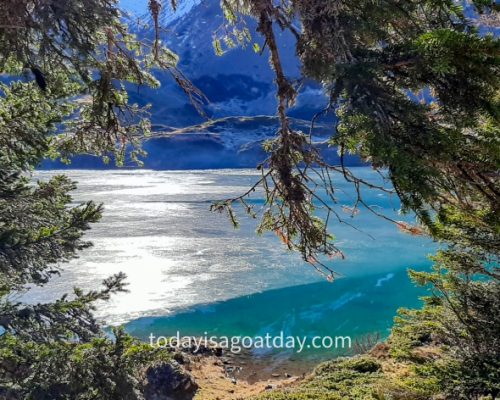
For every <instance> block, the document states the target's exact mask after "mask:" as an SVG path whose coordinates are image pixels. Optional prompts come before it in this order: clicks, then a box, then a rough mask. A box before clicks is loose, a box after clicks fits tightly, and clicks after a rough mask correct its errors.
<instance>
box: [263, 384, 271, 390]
mask: <svg viewBox="0 0 500 400" xmlns="http://www.w3.org/2000/svg"><path fill="white" fill-rule="evenodd" d="M264 389H265V390H273V385H267V386H266V387H265V388H264Z"/></svg>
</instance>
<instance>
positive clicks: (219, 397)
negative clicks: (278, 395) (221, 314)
mask: <svg viewBox="0 0 500 400" xmlns="http://www.w3.org/2000/svg"><path fill="white" fill-rule="evenodd" d="M187 359H188V361H187V363H185V364H184V369H185V370H186V371H187V372H189V373H190V374H191V375H192V376H193V378H194V380H195V381H196V383H197V384H198V385H199V389H198V391H197V393H196V396H195V397H194V399H203V400H229V399H235V398H247V397H250V396H255V395H258V394H260V393H263V392H266V391H271V390H275V389H281V388H284V387H289V386H293V385H295V384H298V383H299V382H301V381H302V380H303V379H304V378H305V377H306V376H307V375H308V374H309V373H311V372H312V370H313V369H314V367H315V366H316V365H318V362H314V361H302V360H296V359H295V360H290V359H281V360H274V361H273V360H272V358H271V357H258V356H255V355H252V354H251V353H250V352H242V353H238V354H235V353H227V354H223V355H220V356H218V355H213V354H208V355H207V354H202V355H189V356H188V357H187Z"/></svg>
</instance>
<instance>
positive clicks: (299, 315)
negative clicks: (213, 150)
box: [22, 168, 436, 358]
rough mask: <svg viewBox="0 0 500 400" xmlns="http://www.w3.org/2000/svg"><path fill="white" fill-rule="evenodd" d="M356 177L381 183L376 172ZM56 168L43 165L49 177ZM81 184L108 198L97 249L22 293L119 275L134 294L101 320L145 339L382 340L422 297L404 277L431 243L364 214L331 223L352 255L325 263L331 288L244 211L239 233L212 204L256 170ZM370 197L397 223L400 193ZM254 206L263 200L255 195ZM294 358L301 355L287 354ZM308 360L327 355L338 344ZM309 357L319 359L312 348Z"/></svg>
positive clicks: (35, 297) (89, 175)
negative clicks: (259, 231)
mask: <svg viewBox="0 0 500 400" xmlns="http://www.w3.org/2000/svg"><path fill="white" fill-rule="evenodd" d="M353 170H354V172H355V173H356V174H357V175H358V176H360V177H362V178H364V179H367V180H370V181H372V182H377V183H381V182H382V180H381V178H380V176H378V175H377V174H375V173H374V172H373V171H371V170H370V169H369V168H355V169H353ZM55 173H56V172H55V171H39V172H37V173H36V178H37V179H42V180H44V179H48V178H50V176H52V175H54V174H55ZM65 173H67V174H68V175H69V176H70V177H71V178H73V179H75V180H76V181H78V182H79V188H78V190H77V191H76V192H75V195H74V197H75V202H79V201H86V200H90V199H93V200H95V201H97V202H103V203H104V206H105V212H104V217H103V220H102V222H100V223H98V224H96V225H94V227H93V229H92V230H91V231H90V233H89V234H88V235H87V239H89V240H91V241H92V242H93V243H94V247H93V248H91V249H88V250H85V251H84V252H82V254H81V256H80V258H78V259H76V260H73V261H71V262H70V263H69V264H67V265H64V266H62V267H63V268H62V272H61V276H60V277H57V278H55V279H53V280H52V281H51V282H50V283H49V285H47V286H46V287H44V288H42V289H40V288H33V289H32V290H30V291H29V292H28V293H26V294H24V295H23V296H22V297H23V300H25V301H29V302H43V301H51V300H54V299H55V298H57V297H60V296H61V295H62V294H64V293H67V292H68V291H71V288H72V287H74V286H78V287H81V288H83V289H84V290H90V289H95V288H96V287H98V286H99V284H100V282H101V281H102V280H103V279H104V278H106V277H107V276H109V275H110V274H113V273H116V272H119V271H123V272H125V273H126V274H127V276H128V282H129V286H128V289H129V291H128V292H127V293H123V294H119V295H117V296H115V297H114V298H113V299H112V300H111V301H109V302H107V303H103V304H99V307H98V310H97V315H98V317H99V318H100V319H101V320H102V321H103V323H106V324H109V325H118V324H125V327H126V329H127V330H128V331H130V332H131V333H133V334H135V335H137V336H139V337H141V338H143V339H145V340H146V339H147V338H148V336H149V335H150V333H153V334H154V335H156V336H159V335H163V336H170V335H174V334H175V333H176V332H177V331H180V332H182V334H183V335H195V336H199V335H203V334H204V333H205V332H208V334H209V335H218V336H222V335H227V336H230V335H235V336H242V335H249V336H255V335H263V334H265V333H269V334H271V335H273V334H278V333H279V332H285V334H287V335H304V336H308V337H310V336H313V335H318V336H327V335H328V336H336V335H343V336H345V335H348V336H351V337H352V338H353V339H355V338H358V337H362V336H364V335H366V334H368V333H375V332H377V333H379V334H381V335H382V336H386V335H387V334H388V332H389V328H390V326H391V325H392V320H393V317H394V316H395V314H396V310H397V308H398V307H401V306H407V307H413V306H417V305H418V304H419V300H418V296H419V295H421V294H422V293H423V292H422V290H421V289H416V288H415V287H414V286H413V285H412V284H411V283H410V281H409V279H408V277H407V273H406V270H407V269H408V268H414V269H426V268H428V267H429V264H430V263H429V261H428V259H427V255H428V254H430V253H433V252H434V251H435V248H436V246H435V244H433V243H432V242H431V241H430V240H428V239H426V238H422V237H412V236H408V235H405V234H403V233H401V232H400V231H399V230H398V229H397V228H396V227H395V226H394V225H393V224H391V223H389V222H387V221H385V220H383V219H381V218H379V217H377V216H375V215H374V214H372V213H370V212H368V211H367V210H363V209H361V212H360V213H359V214H358V215H357V216H355V217H354V218H352V219H350V217H349V215H347V214H344V215H345V217H346V219H348V220H349V222H350V223H352V224H353V225H355V226H356V227H357V228H358V229H360V230H361V231H362V232H359V231H357V230H355V229H353V228H351V227H349V226H347V225H343V224H339V223H337V222H332V224H331V226H330V228H331V231H332V232H333V233H334V234H335V236H336V238H337V239H336V240H337V245H338V247H340V248H341V249H342V251H343V252H344V253H345V254H346V259H345V260H337V259H336V260H332V261H331V262H330V264H329V266H331V267H332V268H334V269H335V270H336V271H338V272H340V273H341V274H342V275H343V278H341V279H338V280H336V281H335V282H334V283H328V282H326V281H325V280H324V278H322V277H321V276H319V275H318V274H317V273H316V272H315V271H314V269H313V268H311V267H310V266H308V265H307V264H305V263H304V262H303V261H302V260H301V258H300V256H299V255H298V254H295V253H291V252H289V251H286V250H285V249H284V247H283V245H282V244H281V243H280V242H279V240H278V239H277V238H276V237H275V236H274V235H273V234H268V235H264V236H262V237H258V236H256V235H255V221H253V220H251V219H249V218H246V217H245V216H244V215H241V214H240V215H241V221H240V222H241V228H240V229H238V230H234V229H233V228H232V227H231V225H230V224H229V222H228V220H227V218H226V217H225V216H224V215H219V214H212V213H210V212H209V211H208V209H209V207H210V204H211V203H212V202H213V201H215V200H219V199H224V198H228V197H234V196H235V195H238V194H241V193H243V192H244V191H246V189H247V188H248V187H249V186H250V185H251V184H252V183H253V182H255V180H256V178H257V176H258V173H257V172H255V171H251V170H217V171H146V170H118V171H117V170H113V171H81V170H78V171H76V170H75V171H65ZM335 185H336V187H337V188H338V191H337V193H338V204H337V205H336V207H338V210H339V213H341V214H342V206H351V205H352V204H353V202H354V195H353V188H352V187H351V185H350V184H349V183H347V182H345V181H344V180H343V178H341V177H340V176H339V177H337V178H336V180H335ZM364 198H365V201H366V202H367V203H368V204H370V205H372V206H374V207H376V208H377V210H378V211H379V212H382V213H384V214H386V215H388V216H390V217H392V218H394V219H396V220H404V221H407V222H410V223H411V222H414V218H413V217H412V216H411V215H410V216H408V215H407V216H402V215H399V214H398V211H397V210H398V208H399V203H398V201H397V199H396V198H394V197H390V196H388V195H387V194H385V193H383V192H378V191H372V190H365V191H364ZM251 201H252V202H254V204H255V205H256V207H257V208H258V207H259V206H260V205H261V204H262V198H261V196H260V195H259V193H256V194H254V195H253V197H252V199H251ZM283 353H286V354H285V355H286V356H288V357H296V356H297V354H294V353H293V351H288V350H285V351H283ZM304 353H307V354H301V356H307V355H314V356H315V357H316V356H320V357H323V358H327V357H329V356H331V355H332V354H331V350H319V351H316V350H314V351H313V350H310V351H305V352H304ZM313 353H314V354H313Z"/></svg>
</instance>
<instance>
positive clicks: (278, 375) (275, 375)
mask: <svg viewBox="0 0 500 400" xmlns="http://www.w3.org/2000/svg"><path fill="white" fill-rule="evenodd" d="M271 376H272V377H273V378H279V377H280V376H281V374H271Z"/></svg>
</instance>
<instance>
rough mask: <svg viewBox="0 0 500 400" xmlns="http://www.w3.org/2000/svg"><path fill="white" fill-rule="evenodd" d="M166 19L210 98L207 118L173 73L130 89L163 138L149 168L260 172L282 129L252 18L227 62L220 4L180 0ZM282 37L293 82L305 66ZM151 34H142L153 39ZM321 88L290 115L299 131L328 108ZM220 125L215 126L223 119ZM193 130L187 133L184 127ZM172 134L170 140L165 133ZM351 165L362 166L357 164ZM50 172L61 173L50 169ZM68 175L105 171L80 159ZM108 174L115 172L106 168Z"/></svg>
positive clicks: (154, 145)
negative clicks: (247, 35) (218, 44)
mask: <svg viewBox="0 0 500 400" xmlns="http://www.w3.org/2000/svg"><path fill="white" fill-rule="evenodd" d="M121 3H122V6H123V7H124V8H125V9H127V10H128V11H129V12H130V15H129V16H128V18H131V20H133V19H134V18H137V17H141V18H142V19H144V20H147V18H149V17H148V11H147V9H146V5H147V2H146V1H140V2H137V1H134V0H122V2H121ZM168 3H169V2H168V1H167V2H166V4H165V7H164V10H163V12H162V15H161V23H162V26H163V27H164V29H163V33H162V35H163V38H162V40H163V41H164V42H166V44H167V45H168V47H169V48H171V49H172V50H173V51H174V52H176V53H177V54H178V55H179V57H180V64H179V68H180V70H181V71H182V72H183V74H184V75H185V76H186V77H187V78H188V79H189V80H190V81H191V82H192V83H193V84H194V85H195V86H196V87H197V88H199V89H200V90H201V91H202V92H203V93H204V95H205V96H206V97H207V99H208V102H207V104H205V106H204V111H205V113H206V115H207V116H208V117H209V118H208V119H207V118H206V117H203V116H201V115H200V114H199V113H198V112H197V111H196V109H195V107H193V105H192V104H191V103H190V101H189V99H188V97H187V96H186V95H185V93H183V91H182V90H181V89H180V88H179V87H178V85H177V84H176V82H175V81H174V79H173V78H172V77H171V76H170V74H169V73H168V72H159V73H158V75H157V76H158V78H159V80H160V81H161V87H160V88H158V89H150V88H144V87H141V88H137V87H131V88H130V90H129V92H130V97H131V100H132V101H133V102H137V103H139V104H142V105H145V104H151V107H152V108H151V112H152V122H153V124H154V125H155V130H157V131H158V134H157V135H154V136H153V138H151V139H148V140H147V141H146V142H145V144H144V148H145V149H146V150H147V151H148V157H147V158H146V159H145V160H144V161H145V167H146V168H153V169H199V168H246V167H255V166H256V165H257V164H258V163H260V162H262V161H263V160H264V159H265V158H266V156H265V154H264V152H263V150H262V142H263V141H264V140H267V139H270V138H272V137H273V136H274V134H275V132H276V130H277V127H278V124H277V121H276V120H275V119H273V118H272V117H271V116H273V115H274V113H275V110H276V93H275V87H274V83H273V81H274V72H273V71H272V69H271V68H270V66H269V61H268V53H267V50H266V49H264V52H263V54H260V53H256V52H255V51H254V50H253V48H252V44H253V43H258V44H259V45H260V47H264V46H263V41H262V39H261V38H260V37H259V35H258V34H257V33H256V31H255V28H256V23H255V21H253V20H252V19H248V20H247V21H246V24H247V25H246V26H247V28H248V29H249V31H250V32H251V34H252V35H253V37H252V41H251V43H250V44H249V46H248V47H247V48H241V47H236V48H233V49H230V50H227V51H226V52H225V53H224V54H223V55H222V56H218V55H216V54H215V51H214V48H213V38H214V35H215V34H216V33H217V32H219V33H221V30H222V29H224V18H223V15H222V11H221V8H220V3H219V1H217V0H179V4H178V8H177V10H176V12H173V11H172V10H171V9H169V8H168V7H167V4H168ZM276 32H277V34H278V35H279V43H280V47H281V49H280V50H281V56H282V61H283V64H284V67H285V70H286V71H285V72H286V73H287V75H288V76H289V77H290V78H291V79H298V78H299V76H300V63H299V61H298V59H297V57H296V56H295V38H293V36H292V35H291V34H290V33H288V32H281V31H280V30H279V29H277V30H276ZM151 34H152V33H151V31H148V30H147V28H146V29H144V30H142V31H140V32H139V35H142V36H144V37H147V36H148V35H151ZM325 102H326V99H325V97H324V95H323V93H322V90H321V88H320V87H319V86H318V85H315V84H313V83H310V82H309V83H308V82H305V83H304V84H303V85H302V89H301V92H300V95H299V97H298V101H297V104H296V105H295V106H294V107H293V108H292V109H291V110H290V112H289V115H290V116H291V117H292V118H294V119H295V120H296V126H298V127H299V128H300V129H303V130H305V131H308V129H309V127H308V123H307V121H308V120H310V119H311V118H312V116H313V115H314V114H315V113H316V112H317V111H318V110H320V109H322V108H323V107H324V105H325ZM221 118H222V119H223V120H222V121H220V122H216V123H215V124H212V123H210V120H215V121H217V120H219V119H221ZM329 125H330V128H329V130H328V128H327V127H325V128H322V129H321V130H320V131H318V133H316V132H315V138H316V139H317V140H319V141H321V142H323V144H322V145H321V148H322V150H323V151H324V153H325V155H326V157H327V158H328V159H329V161H331V162H335V161H338V157H337V155H336V151H335V149H331V148H328V146H327V145H326V142H325V141H326V140H327V138H328V136H329V135H331V133H332V132H331V129H332V126H331V124H329ZM185 127H191V128H189V129H186V130H181V131H180V132H181V133H179V128H185ZM166 132H168V134H165V133H166ZM348 161H349V162H350V163H351V162H352V163H356V164H357V163H359V161H358V160H357V159H355V158H351V159H349V160H348ZM45 166H46V167H51V168H53V167H62V165H60V164H58V163H47V164H46V165H45ZM69 167H70V168H106V166H104V165H103V164H102V163H101V162H100V161H99V160H97V159H95V158H92V157H77V158H75V159H74V160H73V162H72V164H71V165H70V166H69ZM108 167H109V166H108Z"/></svg>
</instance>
